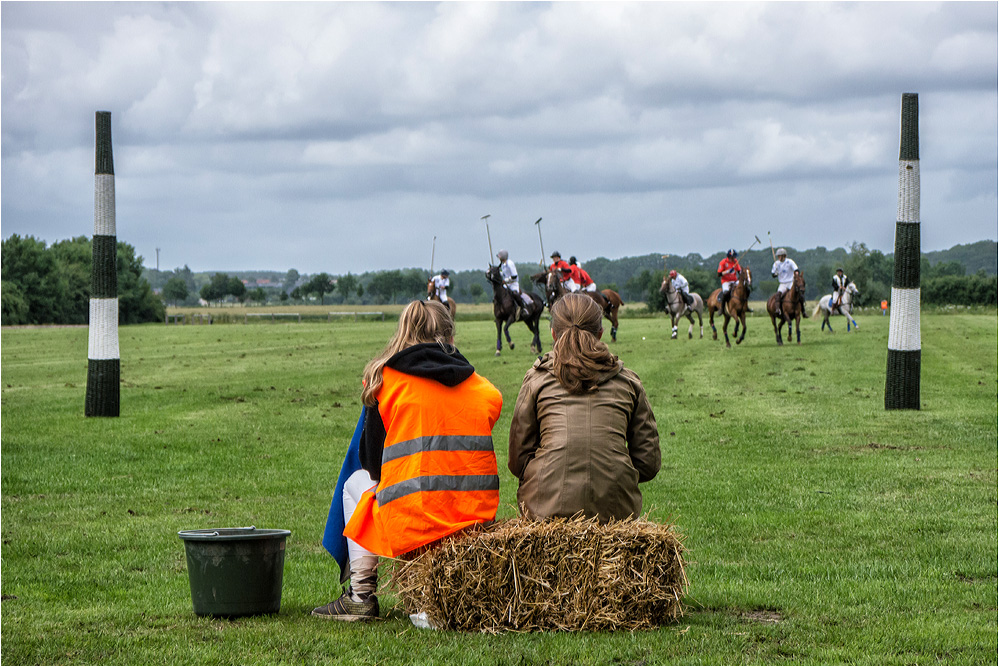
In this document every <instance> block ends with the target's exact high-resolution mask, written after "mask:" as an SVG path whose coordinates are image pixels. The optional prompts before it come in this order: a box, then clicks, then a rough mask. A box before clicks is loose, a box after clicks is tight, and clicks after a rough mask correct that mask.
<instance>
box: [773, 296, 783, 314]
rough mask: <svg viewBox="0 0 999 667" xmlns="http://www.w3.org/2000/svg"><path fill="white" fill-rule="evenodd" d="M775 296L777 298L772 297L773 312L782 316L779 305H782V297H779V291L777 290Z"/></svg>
mask: <svg viewBox="0 0 999 667" xmlns="http://www.w3.org/2000/svg"><path fill="white" fill-rule="evenodd" d="M775 296H776V297H777V298H776V299H774V314H775V315H776V316H777V317H784V315H783V313H782V312H781V306H782V305H784V304H783V299H782V297H781V293H780V292H777V294H776V295H775Z"/></svg>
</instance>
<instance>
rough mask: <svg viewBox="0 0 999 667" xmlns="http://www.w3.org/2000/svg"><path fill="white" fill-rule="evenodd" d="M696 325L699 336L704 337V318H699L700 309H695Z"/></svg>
mask: <svg viewBox="0 0 999 667" xmlns="http://www.w3.org/2000/svg"><path fill="white" fill-rule="evenodd" d="M697 326H698V327H700V329H701V338H704V320H703V319H702V318H701V311H697Z"/></svg>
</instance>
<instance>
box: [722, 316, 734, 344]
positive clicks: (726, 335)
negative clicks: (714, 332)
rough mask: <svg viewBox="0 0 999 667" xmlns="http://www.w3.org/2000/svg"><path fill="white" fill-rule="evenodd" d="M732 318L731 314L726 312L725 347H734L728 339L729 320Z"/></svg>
mask: <svg viewBox="0 0 999 667" xmlns="http://www.w3.org/2000/svg"><path fill="white" fill-rule="evenodd" d="M730 319H731V317H730V316H729V314H728V313H727V312H726V313H725V321H724V322H723V323H722V333H724V334H725V347H732V343H730V342H729V340H728V321H729V320H730Z"/></svg>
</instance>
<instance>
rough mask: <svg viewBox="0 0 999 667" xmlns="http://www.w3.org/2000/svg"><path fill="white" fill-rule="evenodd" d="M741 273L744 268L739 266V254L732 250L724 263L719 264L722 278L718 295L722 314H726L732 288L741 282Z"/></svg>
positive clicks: (719, 274) (723, 260)
mask: <svg viewBox="0 0 999 667" xmlns="http://www.w3.org/2000/svg"><path fill="white" fill-rule="evenodd" d="M740 273H742V267H741V266H739V253H737V252H736V251H735V250H733V249H731V248H730V249H729V251H728V252H727V253H725V257H723V258H722V261H720V262H718V276H719V277H720V278H721V293H720V294H719V295H718V306H719V308H721V310H722V312H725V305H726V302H727V301H728V299H729V297H730V296H731V291H732V288H733V287H735V284H736V282H738V280H739V274H740Z"/></svg>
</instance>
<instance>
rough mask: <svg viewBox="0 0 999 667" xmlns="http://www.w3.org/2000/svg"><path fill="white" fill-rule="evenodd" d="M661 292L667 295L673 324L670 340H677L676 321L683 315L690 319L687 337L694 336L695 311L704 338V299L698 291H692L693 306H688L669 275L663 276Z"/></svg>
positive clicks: (667, 310)
mask: <svg viewBox="0 0 999 667" xmlns="http://www.w3.org/2000/svg"><path fill="white" fill-rule="evenodd" d="M659 293H660V294H664V295H665V296H666V312H667V313H669V318H670V323H671V324H672V325H673V333H672V334H671V335H670V340H676V331H677V326H676V323H677V322H679V321H680V318H681V317H686V318H687V319H688V320H690V326H688V327H687V338H693V337H694V313H697V326H699V327H700V328H701V336H700V337H701V338H704V320H703V319H702V317H701V315H702V313H703V312H704V300H703V299H702V298H701V295H700V294H698V293H697V292H691V293H690V298H691V299H693V300H694V305H693V306H688V305H687V302H686V301H684V300H683V297H681V296H680V293H679V292H678V291H677V290H676V288H675V287H673V281H672V280H670V279H669V277H666V278H663V284H662V285H661V286H660V287H659Z"/></svg>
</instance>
